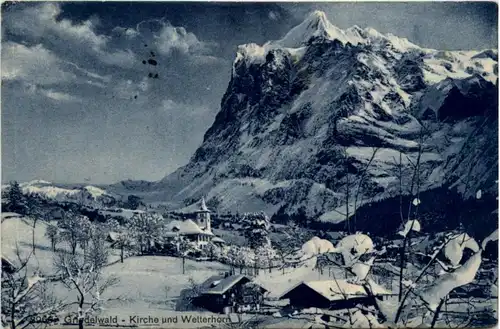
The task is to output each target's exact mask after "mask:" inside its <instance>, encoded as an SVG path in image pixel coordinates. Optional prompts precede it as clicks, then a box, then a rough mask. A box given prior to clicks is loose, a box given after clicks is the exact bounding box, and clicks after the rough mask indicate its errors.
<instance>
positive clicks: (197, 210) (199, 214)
mask: <svg viewBox="0 0 500 329" xmlns="http://www.w3.org/2000/svg"><path fill="white" fill-rule="evenodd" d="M178 212H180V213H183V214H186V215H188V216H189V217H193V219H185V220H174V221H172V222H170V223H168V225H167V227H166V230H167V236H169V237H179V236H180V237H183V238H185V239H187V240H188V241H191V242H194V243H195V244H196V245H197V246H198V247H199V248H200V249H203V248H204V247H205V246H206V245H207V244H208V243H209V242H212V243H215V244H223V243H224V240H222V239H221V238H219V237H216V236H215V235H214V234H213V233H212V223H211V218H210V215H211V211H210V210H209V209H208V207H207V205H206V203H205V198H202V199H201V200H200V201H199V202H197V203H195V204H193V205H190V206H188V207H186V208H183V209H181V210H179V211H178Z"/></svg>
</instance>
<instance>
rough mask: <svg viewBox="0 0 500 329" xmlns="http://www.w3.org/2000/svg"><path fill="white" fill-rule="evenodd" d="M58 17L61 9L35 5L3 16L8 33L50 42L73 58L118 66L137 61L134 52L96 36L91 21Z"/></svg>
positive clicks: (105, 38) (56, 6)
mask: <svg viewBox="0 0 500 329" xmlns="http://www.w3.org/2000/svg"><path fill="white" fill-rule="evenodd" d="M60 14H61V8H60V5H59V4H57V3H43V4H36V5H31V6H27V7H23V9H22V10H17V11H12V12H9V14H8V15H4V24H5V28H6V30H8V31H9V33H11V34H13V35H17V36H21V37H23V38H25V39H26V40H28V41H30V42H34V43H41V42H44V41H46V40H49V42H50V45H51V46H52V47H55V48H57V49H65V50H66V51H67V52H68V54H72V55H73V56H72V57H73V59H75V58H77V57H80V56H82V55H83V54H87V55H92V56H93V57H95V58H97V59H99V60H101V61H102V62H104V63H106V64H108V65H115V66H119V67H131V66H132V65H133V64H134V63H135V62H136V58H135V56H134V54H133V52H131V51H129V50H124V49H120V50H116V49H112V47H111V46H110V43H111V41H112V40H111V37H110V36H107V35H102V34H97V33H96V32H95V30H96V23H95V22H94V21H92V20H85V21H83V22H81V23H74V22H72V21H70V20H68V19H58V17H59V16H60Z"/></svg>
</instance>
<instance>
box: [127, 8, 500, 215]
mask: <svg viewBox="0 0 500 329" xmlns="http://www.w3.org/2000/svg"><path fill="white" fill-rule="evenodd" d="M497 77H498V67H497V52H496V51H440V50H433V49H424V48H421V47H418V46H417V45H414V44H412V43H411V42H409V41H408V40H406V39H404V38H398V37H396V36H394V35H384V34H381V33H378V32H377V31H375V30H373V29H370V28H367V29H360V28H359V27H353V28H350V29H346V30H341V29H339V28H337V27H335V26H334V25H332V24H331V23H330V22H329V21H328V19H327V18H326V16H325V14H324V13H322V12H318V11H316V12H313V13H312V14H311V15H309V16H308V17H307V18H306V19H305V21H304V22H303V23H301V24H299V25H298V26H297V27H295V28H293V29H292V30H291V31H290V32H289V33H287V34H286V35H285V36H283V38H282V39H280V40H276V41H269V42H267V43H266V44H264V45H256V44H247V45H242V46H240V47H239V48H238V52H237V55H236V58H235V61H234V63H233V72H232V76H231V80H230V82H229V85H228V88H227V91H226V93H225V94H224V96H223V98H222V102H221V109H220V112H219V113H218V114H217V116H216V118H215V121H214V123H213V125H212V126H211V127H210V128H209V129H208V131H207V132H206V134H205V136H204V140H203V143H202V145H201V146H200V147H199V148H198V149H197V151H196V152H195V154H194V155H193V156H192V158H191V160H190V162H189V163H188V164H187V165H186V166H184V167H181V168H179V169H178V170H177V171H176V172H174V173H172V174H170V175H168V176H167V177H165V178H164V179H163V180H161V181H160V182H157V183H152V184H150V185H144V184H143V183H141V184H137V186H134V185H133V184H128V185H123V186H121V187H120V188H121V191H122V192H125V193H127V192H128V193H134V194H137V193H139V194H138V195H140V196H142V197H144V198H145V199H146V201H150V202H158V201H162V202H168V203H170V206H171V207H173V208H175V207H178V208H182V207H183V206H186V205H188V204H190V203H191V202H193V201H194V200H197V199H199V198H200V197H201V196H202V195H205V196H206V198H207V201H213V203H214V204H216V205H217V209H216V210H219V211H232V212H242V211H260V210H262V211H266V212H267V213H268V214H269V215H272V214H274V213H277V212H278V211H280V212H286V213H297V212H298V211H299V209H302V210H303V211H304V212H305V213H306V215H307V216H308V217H310V218H314V219H318V218H320V219H321V220H325V221H334V222H338V221H342V220H344V219H345V216H342V215H340V216H339V212H338V210H339V209H342V208H345V204H346V198H349V202H348V203H349V204H350V206H349V208H350V209H351V212H352V210H353V209H354V200H353V199H352V198H353V195H357V200H356V207H359V206H360V205H362V204H363V203H366V202H371V201H373V200H378V199H386V198H391V197H394V196H395V195H396V194H397V193H399V180H398V175H399V163H398V161H399V155H400V153H401V154H404V155H403V156H402V160H401V165H402V166H403V168H402V171H403V176H404V177H403V187H404V188H403V193H409V187H410V185H411V183H410V180H411V177H412V174H411V173H412V169H411V166H412V163H415V162H416V161H417V159H419V160H418V161H419V163H420V171H421V173H420V175H419V178H420V180H421V181H420V184H419V185H420V189H421V190H429V189H432V188H435V187H439V186H443V185H452V184H455V183H457V180H460V179H463V176H464V175H465V173H466V172H468V168H470V167H473V168H475V169H474V177H475V178H477V180H476V179H474V184H469V185H468V186H472V185H474V187H481V188H482V189H483V190H484V191H488V190H489V191H491V189H492V188H493V187H492V186H493V185H492V184H491V182H493V181H494V180H495V179H496V178H495V173H494V171H495V170H494V168H496V162H495V161H496V160H494V159H496V158H497V151H496V150H493V148H494V147H493V146H494V145H496V144H495V143H494V141H495V140H496V138H497V137H494V135H493V132H494V131H495V130H496V129H497V128H496V122H497V118H496V115H494V114H493V113H494V111H493V110H492V109H494V108H495V104H497V101H498V100H497V95H496V93H497V92H496V85H495V84H496V83H497ZM457 104H462V105H461V106H462V107H461V108H459V109H458V110H456V109H455V108H456V107H457ZM464 104H465V105H464ZM484 122H487V123H486V125H485V124H484ZM423 132H425V136H423V135H424V133H423ZM471 134H474V136H475V137H474V138H473V139H471V138H470V136H471ZM491 138H494V140H493V143H490V144H488V143H486V142H484V141H485V140H488V139H491ZM492 145H493V146H492ZM490 148H491V150H490ZM486 149H487V150H488V151H486ZM375 150H376V152H375ZM466 150H467V151H466ZM470 150H476V152H477V153H475V156H473V157H472V156H470V153H471V152H470ZM374 152H375V155H374V156H373V157H372V155H373V153H374ZM419 153H421V156H419ZM478 154H481V155H482V157H479V156H478ZM372 158H373V159H372ZM478 159H481V161H483V162H484V163H486V165H484V166H483V165H476V164H475V163H474V161H476V162H477V161H478ZM368 164H370V165H369V166H368ZM367 166H368V169H366V167H367ZM492 168H493V169H492ZM365 170H366V172H365ZM363 172H365V174H364V175H363V177H364V179H363V181H362V182H359V180H357V178H356V177H358V178H359V177H360V176H362V175H361V173H363ZM346 173H348V174H346ZM348 180H349V188H348V190H349V191H350V192H351V195H350V197H349V196H346V190H347V189H346V182H347V181H348ZM459 185H460V184H459ZM462 185H463V184H462ZM124 188H125V191H124ZM127 190H128V191H127ZM325 214H326V215H325Z"/></svg>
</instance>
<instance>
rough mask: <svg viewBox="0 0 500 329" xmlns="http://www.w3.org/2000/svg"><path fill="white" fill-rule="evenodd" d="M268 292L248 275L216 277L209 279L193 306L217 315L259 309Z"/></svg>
mask: <svg viewBox="0 0 500 329" xmlns="http://www.w3.org/2000/svg"><path fill="white" fill-rule="evenodd" d="M266 292H267V290H266V289H265V288H263V287H261V286H260V285H257V284H256V283H253V282H252V279H251V278H250V277H248V276H246V275H241V274H240V275H228V274H226V275H216V276H212V277H210V278H209V279H207V280H206V281H205V282H204V283H203V284H202V285H201V288H200V293H199V295H198V296H197V297H195V298H194V299H193V304H194V305H195V306H198V307H203V308H205V309H207V310H209V311H211V312H215V313H226V314H227V313H235V312H236V313H239V312H243V311H248V310H251V309H258V308H259V307H260V304H261V303H262V300H263V296H264V294H265V293H266Z"/></svg>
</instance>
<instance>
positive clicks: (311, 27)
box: [279, 10, 346, 48]
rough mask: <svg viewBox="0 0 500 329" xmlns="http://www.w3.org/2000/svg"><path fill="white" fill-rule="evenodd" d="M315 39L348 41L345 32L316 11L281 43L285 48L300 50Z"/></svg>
mask: <svg viewBox="0 0 500 329" xmlns="http://www.w3.org/2000/svg"><path fill="white" fill-rule="evenodd" d="M313 37H324V38H327V39H339V40H340V41H346V40H345V36H344V33H343V31H342V30H341V29H339V28H338V27H336V26H334V25H333V24H332V23H330V21H329V20H328V18H327V17H326V14H325V13H324V12H323V11H321V10H315V11H313V12H312V13H310V14H309V15H308V16H307V17H306V19H305V20H304V21H303V22H302V23H300V24H299V25H297V26H295V27H294V28H292V29H291V30H290V31H289V32H288V33H287V34H286V35H285V36H284V37H283V38H282V39H281V40H280V41H279V43H280V45H281V46H283V47H287V48H299V47H301V46H303V45H304V44H305V43H307V42H308V41H309V40H310V39H311V38H313Z"/></svg>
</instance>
